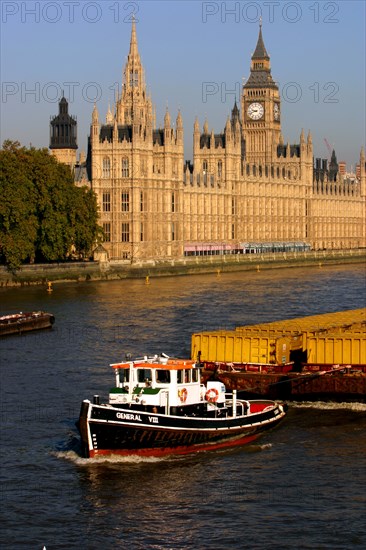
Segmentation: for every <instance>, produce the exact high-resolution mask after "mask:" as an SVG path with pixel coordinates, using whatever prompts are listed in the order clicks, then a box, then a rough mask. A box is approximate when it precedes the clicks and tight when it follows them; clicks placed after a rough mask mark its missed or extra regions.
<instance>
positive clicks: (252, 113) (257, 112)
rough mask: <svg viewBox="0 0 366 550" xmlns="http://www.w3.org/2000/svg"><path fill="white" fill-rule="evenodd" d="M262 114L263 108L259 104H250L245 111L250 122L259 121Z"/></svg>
mask: <svg viewBox="0 0 366 550" xmlns="http://www.w3.org/2000/svg"><path fill="white" fill-rule="evenodd" d="M263 114H264V108H263V105H262V104H261V103H251V104H250V105H249V107H248V110H247V115H248V117H249V118H251V119H252V120H259V119H260V118H262V116H263Z"/></svg>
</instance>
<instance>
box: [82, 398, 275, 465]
mask: <svg viewBox="0 0 366 550" xmlns="http://www.w3.org/2000/svg"><path fill="white" fill-rule="evenodd" d="M262 403H264V402H262ZM271 405H272V406H268V407H267V408H266V407H264V409H265V410H263V411H261V412H258V413H255V414H250V415H241V416H237V417H234V418H233V417H226V416H223V417H221V418H220V417H218V418H197V417H187V416H170V415H162V414H154V413H147V412H142V411H139V410H131V409H128V408H127V409H122V408H116V407H111V406H105V405H94V404H92V403H90V402H89V401H84V402H83V403H82V407H81V412H80V419H79V431H80V434H81V439H82V446H83V453H84V456H86V457H88V458H92V457H95V456H98V455H109V454H119V455H126V456H128V455H142V456H164V455H169V454H188V453H192V452H197V451H203V450H214V449H217V448H222V447H228V446H235V445H243V444H245V443H248V442H250V441H253V440H254V439H256V438H257V437H258V436H259V434H260V433H261V432H262V431H264V430H267V429H269V428H272V427H274V426H275V425H276V424H277V423H278V422H279V421H280V420H282V418H283V416H284V415H285V411H284V408H283V406H281V405H275V406H273V403H271Z"/></svg>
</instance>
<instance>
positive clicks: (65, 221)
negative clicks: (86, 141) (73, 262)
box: [0, 141, 100, 270]
mask: <svg viewBox="0 0 366 550" xmlns="http://www.w3.org/2000/svg"><path fill="white" fill-rule="evenodd" d="M97 222H98V208H97V200H96V196H95V194H94V193H93V192H92V191H91V190H89V189H87V188H86V187H85V188H79V187H76V186H75V185H74V182H73V177H72V173H71V171H70V168H69V167H68V166H66V165H64V164H61V163H59V162H57V160H56V159H55V158H54V157H53V156H51V155H50V154H49V152H48V150H47V149H35V148H30V149H26V148H25V147H21V146H20V144H19V143H18V142H11V141H6V142H4V144H3V149H2V150H1V151H0V262H1V263H5V264H6V265H7V266H8V267H9V269H12V270H14V269H17V268H18V267H19V266H20V265H21V264H22V263H24V262H27V261H33V260H36V261H46V262H50V261H62V260H65V259H67V258H68V257H69V256H70V254H71V252H72V251H73V252H74V253H75V254H76V255H78V256H82V257H85V256H87V255H89V254H90V251H91V249H92V247H93V245H94V244H95V243H96V241H97V238H98V235H99V234H100V228H99V226H98V223H97Z"/></svg>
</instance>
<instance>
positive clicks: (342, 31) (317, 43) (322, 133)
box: [0, 0, 366, 168]
mask: <svg viewBox="0 0 366 550" xmlns="http://www.w3.org/2000/svg"><path fill="white" fill-rule="evenodd" d="M132 14H135V17H136V20H137V36H138V44H139V51H140V54H141V58H142V62H143V65H144V68H145V76H146V82H147V85H148V89H149V91H150V92H151V95H152V100H153V103H154V104H155V106H156V112H157V125H158V126H159V125H162V124H163V117H164V113H165V109H166V106H167V105H168V107H169V110H170V113H171V115H172V120H175V117H176V114H177V111H178V109H179V108H180V109H181V112H182V116H183V123H184V131H185V157H186V158H187V159H191V158H192V133H193V122H194V118H195V117H196V115H197V116H198V117H199V121H200V124H201V126H202V125H203V122H204V119H205V118H206V117H207V120H208V124H209V128H210V130H211V128H213V129H214V131H215V132H216V133H218V132H220V131H222V130H223V128H224V126H225V122H226V118H227V115H228V114H229V112H230V111H231V109H232V106H233V103H234V98H235V94H236V96H237V99H239V94H240V87H241V84H242V79H243V78H247V77H248V75H249V67H250V57H251V54H252V52H253V51H254V48H255V45H256V42H257V37H258V21H259V17H260V16H262V21H263V37H264V42H265V45H266V48H267V51H268V53H269V55H270V57H271V66H272V75H273V77H274V79H275V80H276V81H277V82H278V83H279V86H280V90H281V97H282V132H283V135H284V139H285V142H287V141H289V142H291V143H295V142H298V141H299V136H300V132H301V129H302V128H304V130H305V132H307V131H308V130H309V129H310V130H311V132H312V134H313V142H314V154H315V156H320V157H324V158H325V157H327V156H328V151H327V148H326V145H325V142H324V138H326V139H327V140H328V142H329V143H330V145H331V146H332V147H333V146H334V148H335V149H336V153H337V156H338V160H346V161H347V163H348V168H351V165H353V166H354V165H355V163H356V162H358V160H359V151H360V148H361V145H362V144H365V118H366V115H365V48H366V46H365V2H364V1H361V0H360V1H351V0H347V1H334V2H332V1H326V2H323V1H316V0H312V1H310V2H307V1H303V0H299V1H297V2H296V1H295V2H291V1H280V0H274V1H270V0H269V1H264V2H255V1H253V2H252V1H233V2H222V1H219V2H216V1H211V2H200V1H197V0H194V1H193V0H192V1H174V2H172V1H154V0H145V1H132V2H130V1H119V0H103V1H88V0H85V1H84V0H79V1H78V0H58V1H57V0H56V1H51V0H49V1H48V0H43V1H27V2H24V1H6V0H2V2H1V67H0V68H1V81H2V95H1V136H0V139H1V143H2V142H3V140H4V139H7V138H9V139H14V140H15V139H17V140H19V141H20V142H21V143H23V144H24V145H29V143H32V145H34V146H36V147H47V146H48V145H49V119H50V116H52V115H55V114H57V112H58V100H59V99H60V94H61V91H62V90H65V95H66V97H68V98H69V99H70V108H69V111H70V113H71V114H73V115H76V116H77V119H78V144H79V150H82V149H84V150H86V147H87V135H88V133H89V126H90V121H91V112H92V109H93V102H94V100H95V99H96V100H97V105H98V109H99V113H100V115H101V118H104V117H105V114H106V112H107V109H108V104H109V103H110V104H111V105H113V103H114V93H115V90H116V88H117V86H118V87H119V88H120V86H121V80H122V69H123V66H124V63H125V59H126V55H127V53H128V49H129V40H130V32H131V15H132ZM207 92H211V93H207Z"/></svg>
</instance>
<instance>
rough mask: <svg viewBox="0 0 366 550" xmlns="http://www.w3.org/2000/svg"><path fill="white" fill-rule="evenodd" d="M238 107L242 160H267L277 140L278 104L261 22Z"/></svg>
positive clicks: (260, 161) (277, 92)
mask: <svg viewBox="0 0 366 550" xmlns="http://www.w3.org/2000/svg"><path fill="white" fill-rule="evenodd" d="M241 107H242V109H241V112H242V128H243V134H244V139H245V148H246V162H257V163H265V162H271V160H272V158H273V154H274V153H275V151H274V150H273V148H274V143H276V144H277V143H278V142H279V138H280V133H281V104H280V93H279V90H278V86H277V84H276V83H275V81H274V80H273V78H272V75H271V65H270V59H269V55H268V53H267V50H266V48H265V45H264V42H263V37H262V22H261V23H260V25H259V36H258V42H257V46H256V48H255V51H254V53H253V55H252V61H251V66H250V76H249V78H248V80H247V82H246V83H245V84H244V86H243V93H242V98H241Z"/></svg>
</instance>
